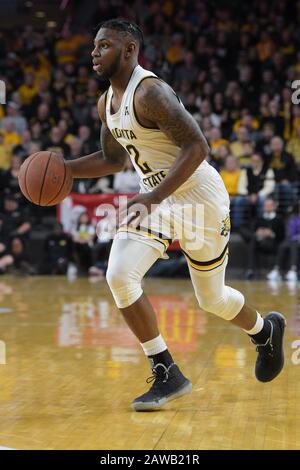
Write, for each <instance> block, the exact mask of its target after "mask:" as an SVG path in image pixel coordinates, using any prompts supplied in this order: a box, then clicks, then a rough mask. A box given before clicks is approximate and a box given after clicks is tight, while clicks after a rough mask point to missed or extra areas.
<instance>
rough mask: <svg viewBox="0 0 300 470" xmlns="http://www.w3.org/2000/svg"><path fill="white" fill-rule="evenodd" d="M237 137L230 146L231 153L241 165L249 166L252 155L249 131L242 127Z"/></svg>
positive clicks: (238, 130) (237, 132)
mask: <svg viewBox="0 0 300 470" xmlns="http://www.w3.org/2000/svg"><path fill="white" fill-rule="evenodd" d="M235 135H236V137H235V138H234V140H233V141H232V142H231V144H230V152H231V154H232V155H233V156H234V157H236V158H238V160H239V162H240V163H241V164H243V163H246V164H247V163H249V157H250V155H251V154H252V147H251V144H250V137H249V132H248V129H247V128H246V127H245V126H241V127H239V128H238V129H237V131H236V133H235ZM249 144H250V147H249Z"/></svg>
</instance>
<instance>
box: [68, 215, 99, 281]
mask: <svg viewBox="0 0 300 470" xmlns="http://www.w3.org/2000/svg"><path fill="white" fill-rule="evenodd" d="M95 235H96V231H95V227H94V226H93V225H92V223H91V220H90V216H89V214H88V212H82V213H81V214H80V216H79V218H78V222H77V226H76V229H75V230H73V232H72V238H73V242H74V247H75V257H76V260H77V264H78V268H79V271H80V272H82V273H87V271H88V269H89V268H90V267H91V265H92V247H93V242H94V238H95Z"/></svg>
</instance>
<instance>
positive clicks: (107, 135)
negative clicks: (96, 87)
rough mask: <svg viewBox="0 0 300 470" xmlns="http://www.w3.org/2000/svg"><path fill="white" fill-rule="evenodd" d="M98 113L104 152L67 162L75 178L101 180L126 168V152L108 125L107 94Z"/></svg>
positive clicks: (101, 101) (100, 104) (100, 103)
mask: <svg viewBox="0 0 300 470" xmlns="http://www.w3.org/2000/svg"><path fill="white" fill-rule="evenodd" d="M98 113H99V117H100V119H101V121H102V126H101V147H102V150H100V151H99V152H95V153H91V154H90V155H86V156H85V157H81V158H77V159H76V160H71V161H67V162H66V164H67V165H68V166H69V167H70V168H71V170H72V175H73V178H99V177H100V176H106V175H111V174H112V173H118V172H119V171H122V170H123V168H124V164H125V162H126V155H127V153H126V150H125V149H124V148H123V147H122V146H121V145H120V144H119V143H118V142H117V141H116V139H115V138H114V137H113V135H112V134H111V132H110V130H109V129H108V127H107V125H106V120H105V94H103V95H102V96H101V97H100V99H99V101H98Z"/></svg>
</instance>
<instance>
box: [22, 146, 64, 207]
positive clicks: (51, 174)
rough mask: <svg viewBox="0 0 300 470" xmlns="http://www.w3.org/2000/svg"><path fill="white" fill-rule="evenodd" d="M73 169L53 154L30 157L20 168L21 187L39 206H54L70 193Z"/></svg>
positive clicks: (36, 154) (27, 196) (46, 153)
mask: <svg viewBox="0 0 300 470" xmlns="http://www.w3.org/2000/svg"><path fill="white" fill-rule="evenodd" d="M72 183H73V178H72V173H71V169H70V168H69V167H68V166H67V165H66V164H65V161H64V159H63V158H62V157H60V156H59V155H57V154H55V153H53V152H37V153H34V154H32V155H30V156H29V157H28V158H26V160H25V161H24V163H23V164H22V166H21V168H20V173H19V185H20V189H21V191H22V193H23V194H24V196H25V197H26V198H27V199H28V200H29V201H31V202H33V203H34V204H37V205H39V206H54V205H55V204H57V203H59V202H61V201H62V200H63V199H65V197H66V196H67V195H68V194H69V193H70V191H71V188H72Z"/></svg>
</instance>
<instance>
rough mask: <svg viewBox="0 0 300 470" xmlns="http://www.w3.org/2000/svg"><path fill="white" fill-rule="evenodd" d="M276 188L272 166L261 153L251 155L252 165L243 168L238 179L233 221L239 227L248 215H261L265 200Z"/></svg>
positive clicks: (234, 225) (235, 226)
mask: <svg viewBox="0 0 300 470" xmlns="http://www.w3.org/2000/svg"><path fill="white" fill-rule="evenodd" d="M274 189H275V177H274V171H273V170H272V168H269V167H268V164H267V163H266V162H264V161H263V159H262V157H261V155H259V154H258V153H255V154H253V155H252V156H251V161H250V166H249V167H248V168H243V169H242V170H241V174H240V177H239V181H238V196H236V197H235V198H234V201H233V209H234V210H233V213H232V216H231V222H232V225H233V227H234V228H239V227H240V225H241V224H242V223H243V222H244V221H245V220H246V219H247V217H249V216H250V217H253V216H254V217H256V216H258V217H261V216H262V214H263V203H264V200H265V199H266V198H267V197H268V196H270V195H271V194H272V193H273V192H274Z"/></svg>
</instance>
